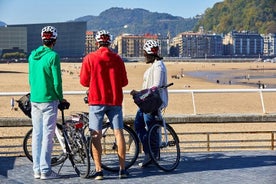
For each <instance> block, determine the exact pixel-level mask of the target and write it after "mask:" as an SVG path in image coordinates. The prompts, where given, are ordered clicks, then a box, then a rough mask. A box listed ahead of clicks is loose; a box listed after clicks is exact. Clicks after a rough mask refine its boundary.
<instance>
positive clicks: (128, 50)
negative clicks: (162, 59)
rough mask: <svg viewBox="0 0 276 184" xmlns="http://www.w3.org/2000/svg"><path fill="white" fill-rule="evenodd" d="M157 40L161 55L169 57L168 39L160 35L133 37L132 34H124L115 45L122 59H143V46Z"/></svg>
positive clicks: (117, 38) (118, 37) (116, 40)
mask: <svg viewBox="0 0 276 184" xmlns="http://www.w3.org/2000/svg"><path fill="white" fill-rule="evenodd" d="M149 39H153V40H156V41H157V42H158V43H159V45H160V55H162V56H166V55H167V50H168V49H167V40H166V38H161V37H159V36H158V35H150V34H145V35H132V34H122V35H119V36H117V37H116V39H115V43H114V44H115V45H116V47H117V50H118V54H119V55H120V56H121V57H124V58H127V57H143V56H144V52H143V45H144V43H145V42H146V41H147V40H149Z"/></svg>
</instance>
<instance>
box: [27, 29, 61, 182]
mask: <svg viewBox="0 0 276 184" xmlns="http://www.w3.org/2000/svg"><path fill="white" fill-rule="evenodd" d="M41 38H42V42H43V46H40V47H38V48H37V49H35V50H33V51H32V53H31V55H30V56H29V84H30V91H31V96H30V101H31V106H32V111H31V115H32V124H33V133H32V156H33V171H34V178H35V179H43V180H44V179H54V178H59V177H60V176H59V175H58V174H57V173H55V172H53V171H52V169H51V153H52V149H53V143H52V138H53V136H54V134H55V128H56V120H57V114H58V104H59V102H60V101H62V100H63V91H62V79H61V69H60V58H59V55H58V54H57V53H56V52H55V51H53V47H54V45H55V43H56V39H57V30H56V28H55V27H52V26H46V27H44V28H43V29H42V31H41Z"/></svg>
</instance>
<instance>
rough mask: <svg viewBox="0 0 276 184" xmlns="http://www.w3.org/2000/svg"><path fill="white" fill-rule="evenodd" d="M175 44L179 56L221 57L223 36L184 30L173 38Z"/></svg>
mask: <svg viewBox="0 0 276 184" xmlns="http://www.w3.org/2000/svg"><path fill="white" fill-rule="evenodd" d="M173 46H174V47H176V48H178V49H179V57H192V58H193V57H199V58H200V57H201V58H204V57H205V58H206V57H220V56H222V53H223V52H222V51H223V50H222V37H221V36H220V35H216V34H206V33H203V32H196V33H194V32H183V33H180V34H178V35H177V36H176V37H175V38H173Z"/></svg>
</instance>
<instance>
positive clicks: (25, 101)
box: [16, 93, 32, 118]
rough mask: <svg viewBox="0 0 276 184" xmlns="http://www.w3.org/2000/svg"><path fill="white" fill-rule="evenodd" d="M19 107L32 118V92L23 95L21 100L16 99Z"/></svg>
mask: <svg viewBox="0 0 276 184" xmlns="http://www.w3.org/2000/svg"><path fill="white" fill-rule="evenodd" d="M16 102H17V103H18V107H19V108H20V109H21V110H22V111H23V113H24V114H25V115H26V116H28V117H29V118H31V117H32V116H31V102H30V93H28V94H26V95H24V96H22V97H21V98H20V99H19V100H16Z"/></svg>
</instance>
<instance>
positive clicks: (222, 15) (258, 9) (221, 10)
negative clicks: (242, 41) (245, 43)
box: [194, 0, 276, 34]
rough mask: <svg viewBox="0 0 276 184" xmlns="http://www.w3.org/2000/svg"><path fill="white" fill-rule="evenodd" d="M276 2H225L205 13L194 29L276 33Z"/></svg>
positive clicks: (241, 0)
mask: <svg viewBox="0 0 276 184" xmlns="http://www.w3.org/2000/svg"><path fill="white" fill-rule="evenodd" d="M275 20H276V1H275V0H224V1H223V2H219V3H216V4H215V5H214V6H213V8H209V9H207V10H206V11H205V13H204V16H203V17H202V19H200V20H199V21H198V23H197V25H196V26H195V28H194V31H196V30H198V27H199V26H203V27H204V29H205V30H206V31H212V32H216V33H228V32H230V31H233V30H236V31H243V30H247V31H253V32H258V33H264V34H266V33H276V21H275Z"/></svg>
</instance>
